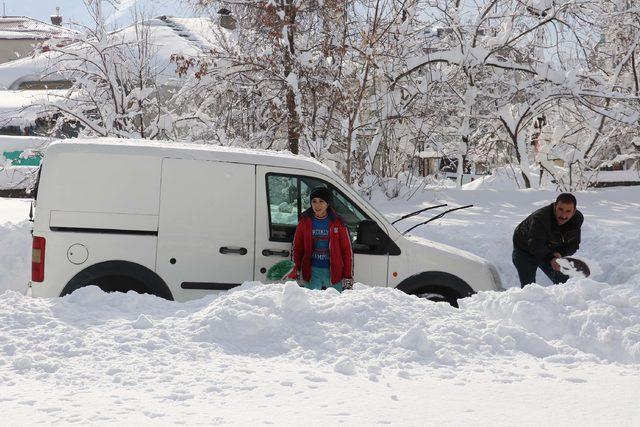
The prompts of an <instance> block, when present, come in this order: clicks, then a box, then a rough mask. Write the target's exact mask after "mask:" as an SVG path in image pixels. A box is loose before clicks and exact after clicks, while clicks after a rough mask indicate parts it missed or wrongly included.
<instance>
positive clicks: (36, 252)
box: [31, 236, 46, 282]
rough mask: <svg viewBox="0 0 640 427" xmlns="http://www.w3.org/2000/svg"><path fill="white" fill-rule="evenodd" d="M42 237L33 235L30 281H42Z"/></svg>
mask: <svg viewBox="0 0 640 427" xmlns="http://www.w3.org/2000/svg"><path fill="white" fill-rule="evenodd" d="M45 243H46V242H45V240H44V237H36V236H34V237H33V251H32V252H31V281H32V282H42V281H44V247H45Z"/></svg>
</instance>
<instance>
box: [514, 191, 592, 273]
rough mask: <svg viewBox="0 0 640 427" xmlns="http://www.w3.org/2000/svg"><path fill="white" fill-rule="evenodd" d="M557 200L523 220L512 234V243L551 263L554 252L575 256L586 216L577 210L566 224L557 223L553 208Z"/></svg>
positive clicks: (540, 259) (539, 259)
mask: <svg viewBox="0 0 640 427" xmlns="http://www.w3.org/2000/svg"><path fill="white" fill-rule="evenodd" d="M554 204H555V203H551V204H550V205H548V206H545V207H543V208H540V209H538V210H537V211H535V212H534V213H532V214H531V215H529V216H528V217H527V218H526V219H525V220H524V221H522V222H521V223H520V224H519V225H518V226H517V227H516V230H515V231H514V233H513V244H514V246H516V247H517V248H519V249H522V250H523V251H525V252H528V253H530V254H531V255H533V256H534V257H536V258H537V259H538V261H540V262H545V263H548V262H550V261H551V259H552V258H553V253H554V252H559V253H560V255H562V256H567V255H573V254H574V253H575V252H576V251H577V250H578V248H579V247H580V227H581V226H582V222H583V221H584V217H583V216H582V213H580V211H578V210H576V213H575V214H574V215H573V217H572V218H571V219H570V220H569V221H568V222H567V223H565V224H563V225H558V223H557V222H556V217H555V214H554V211H553V206H554Z"/></svg>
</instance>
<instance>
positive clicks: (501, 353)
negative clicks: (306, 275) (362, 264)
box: [0, 183, 640, 426]
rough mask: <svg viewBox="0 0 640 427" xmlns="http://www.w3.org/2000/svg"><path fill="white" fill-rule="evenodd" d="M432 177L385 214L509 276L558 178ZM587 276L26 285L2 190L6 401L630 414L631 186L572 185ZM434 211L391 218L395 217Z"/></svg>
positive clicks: (120, 418)
mask: <svg viewBox="0 0 640 427" xmlns="http://www.w3.org/2000/svg"><path fill="white" fill-rule="evenodd" d="M488 184H489V183H484V184H482V183H480V184H478V183H476V184H474V187H475V188H476V190H473V191H465V190H461V191H459V190H454V189H440V190H437V191H429V192H424V193H421V194H417V195H415V196H414V197H413V198H412V199H411V200H409V201H398V200H396V201H393V202H389V201H386V200H384V199H383V198H382V197H377V198H375V199H374V204H375V205H376V206H377V207H378V208H379V209H380V210H381V211H382V212H384V213H385V214H386V215H387V216H388V217H389V218H390V219H395V218H397V217H399V216H401V215H402V214H405V213H407V212H409V211H412V210H416V209H419V208H421V207H426V206H430V205H434V204H438V203H448V204H449V205H450V206H451V207H455V206H459V205H463V204H474V205H475V207H474V208H471V209H467V210H462V211H458V212H455V213H452V214H450V215H448V216H446V217H444V218H442V219H440V220H438V221H436V222H433V223H430V224H428V225H426V226H424V227H420V228H417V229H416V230H415V234H416V235H419V236H422V237H426V238H430V239H433V240H436V241H440V242H444V243H448V244H451V245H453V246H456V247H459V248H463V249H466V250H469V251H471V252H473V253H476V254H478V255H481V256H484V257H486V258H487V259H489V260H490V261H492V262H493V263H495V264H496V265H497V266H498V269H499V271H500V274H501V276H502V280H503V282H504V284H505V285H506V286H509V287H514V286H517V283H516V272H515V269H514V268H513V267H512V265H511V261H510V258H511V234H512V232H513V228H514V227H515V225H516V224H517V223H518V222H519V221H521V220H522V219H523V218H524V217H525V216H526V215H528V214H529V213H530V212H532V211H533V210H534V209H536V208H538V207H540V206H543V205H545V204H546V203H549V202H550V201H551V200H552V199H553V198H555V193H553V192H550V191H533V190H528V191H515V190H509V189H506V188H504V187H501V188H499V189H491V186H490V185H488ZM577 197H578V204H579V206H578V207H579V209H581V211H582V212H583V213H584V215H585V224H584V227H583V244H582V246H581V249H580V251H579V252H578V255H579V256H580V257H581V258H583V259H585V260H587V261H588V262H589V263H590V264H591V266H592V271H594V274H593V275H592V277H591V278H589V279H580V280H574V279H572V280H571V281H570V282H569V283H567V284H564V285H560V286H548V281H547V280H546V278H544V279H543V278H542V276H539V279H540V280H539V282H540V283H541V284H542V285H543V286H538V285H532V286H529V287H527V288H525V289H524V290H521V289H519V288H517V287H515V288H513V289H509V290H508V291H507V292H502V293H495V292H489V293H481V294H478V295H475V296H473V297H471V298H468V299H465V300H463V301H462V302H461V308H460V309H454V308H452V307H450V306H448V305H446V304H443V303H438V304H435V303H431V302H429V301H424V300H419V299H417V298H415V297H412V296H408V295H405V294H403V293H401V292H398V291H395V290H392V289H383V288H368V287H366V286H364V285H356V288H355V290H353V291H349V292H345V293H343V294H338V293H337V292H334V291H325V292H313V291H307V290H305V289H301V288H299V287H297V286H296V285H294V284H279V285H262V284H259V283H246V284H244V285H243V286H241V287H239V288H236V289H234V290H232V291H230V292H228V293H225V294H221V295H217V296H214V295H212V296H209V297H207V298H204V299H201V300H198V301H191V302H188V303H175V302H169V301H164V300H160V299H157V298H155V297H151V296H148V295H137V294H127V295H122V294H104V293H102V292H100V291H99V290H97V289H92V288H91V289H82V290H80V291H78V292H76V293H74V294H72V295H70V296H68V297H65V298H55V299H51V300H42V299H31V298H28V297H25V296H23V295H22V294H21V293H20V292H18V291H23V289H24V284H25V282H26V281H27V276H28V274H29V265H28V261H29V247H30V236H29V230H30V227H29V224H28V223H27V222H26V221H24V219H25V218H26V216H27V213H28V210H29V205H28V202H25V201H16V200H0V223H4V224H3V225H2V226H0V255H1V256H0V292H2V291H1V290H2V289H9V290H7V291H5V292H4V293H0V390H1V391H0V413H2V414H3V421H4V422H6V423H8V424H10V425H20V424H35V423H47V424H51V423H53V424H56V423H57V424H70V423H78V424H87V423H90V424H99V425H103V424H120V425H129V424H131V423H143V424H145V425H166V424H175V423H181V424H189V425H191V424H198V423H199V424H235V425H255V424H270V423H273V424H285V425H291V424H294V425H295V424H306V425H327V424H331V425H333V424H348V425H371V424H396V425H516V424H517V425H541V424H550V425H554V426H555V425H572V426H573V425H615V426H623V425H628V426H632V425H640V404H639V403H638V402H639V400H640V399H639V398H640V391H639V390H640V388H639V386H640V265H639V264H638V262H637V254H638V253H639V251H640V209H639V208H640V188H624V189H608V190H600V191H597V192H595V191H594V192H584V193H578V194H577ZM437 212H438V211H428V212H425V213H424V214H422V215H420V216H418V217H415V218H412V219H409V220H406V221H404V222H401V223H400V224H399V227H398V228H399V229H401V230H404V229H406V228H408V227H409V226H411V225H412V224H416V223H417V222H418V221H424V220H426V219H428V218H429V217H430V216H432V215H434V214H436V213H437Z"/></svg>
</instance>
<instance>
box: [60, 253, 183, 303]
mask: <svg viewBox="0 0 640 427" xmlns="http://www.w3.org/2000/svg"><path fill="white" fill-rule="evenodd" d="M86 286H97V287H99V288H100V289H102V290H103V291H104V292H125V293H126V292H129V291H134V292H137V293H139V294H151V295H155V296H157V297H160V298H164V299H168V300H171V301H173V295H172V294H171V291H170V290H169V287H168V286H167V285H166V284H165V283H164V281H163V280H162V279H161V278H160V276H158V275H157V274H156V273H154V272H153V271H151V270H149V269H148V268H146V267H144V266H142V265H140V264H135V263H132V262H128V261H106V262H101V263H98V264H94V265H92V266H91V267H88V268H86V269H84V270H82V271H81V272H80V273H78V274H76V275H75V276H74V277H73V278H72V279H71V280H70V281H69V283H67V286H65V287H64V289H63V290H62V293H61V294H60V296H61V297H63V296H65V295H68V294H70V293H72V292H73V291H76V290H78V289H80V288H84V287H86Z"/></svg>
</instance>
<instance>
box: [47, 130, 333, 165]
mask: <svg viewBox="0 0 640 427" xmlns="http://www.w3.org/2000/svg"><path fill="white" fill-rule="evenodd" d="M80 147H91V150H92V151H98V152H101V151H103V152H104V153H113V152H114V151H119V150H124V151H129V150H131V151H135V153H136V154H139V153H140V151H142V150H146V151H147V153H146V154H148V155H149V156H153V157H158V156H165V155H167V154H169V152H170V153H171V155H174V156H175V155H176V154H177V153H180V155H181V156H184V157H185V158H192V159H200V160H224V161H230V162H238V163H255V164H268V165H273V166H290V167H303V168H305V169H311V170H315V171H317V172H331V169H330V168H329V167H328V166H326V165H324V164H322V163H320V162H319V161H318V160H316V159H313V158H311V157H307V156H304V155H296V154H292V153H291V152H289V151H275V150H263V149H251V148H240V147H225V146H221V145H209V144H201V143H187V142H158V141H149V140H141V139H124V138H78V139H64V140H57V141H54V142H53V143H52V144H51V145H50V146H49V149H48V151H47V153H48V152H49V151H52V152H54V153H55V152H66V151H73V152H78V151H79V149H80ZM47 153H45V158H46V155H47Z"/></svg>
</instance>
